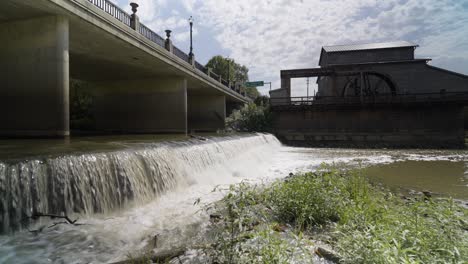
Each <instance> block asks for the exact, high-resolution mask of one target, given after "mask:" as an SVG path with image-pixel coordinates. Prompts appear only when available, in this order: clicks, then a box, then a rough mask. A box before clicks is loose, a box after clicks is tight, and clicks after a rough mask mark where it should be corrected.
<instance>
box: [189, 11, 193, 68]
mask: <svg viewBox="0 0 468 264" xmlns="http://www.w3.org/2000/svg"><path fill="white" fill-rule="evenodd" d="M188 21H189V24H190V53H189V60H190V62H192V60H193V39H192V29H193V18H192V16H190V17H189V19H188Z"/></svg>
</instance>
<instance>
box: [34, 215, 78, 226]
mask: <svg viewBox="0 0 468 264" xmlns="http://www.w3.org/2000/svg"><path fill="white" fill-rule="evenodd" d="M40 217H50V218H51V219H55V218H59V219H65V220H67V222H68V223H69V224H72V225H74V224H75V223H76V221H78V218H77V219H75V220H71V219H70V218H69V217H68V216H67V215H56V214H43V213H39V212H37V213H34V214H33V215H32V216H30V217H29V218H31V219H33V220H37V219H39V218H40Z"/></svg>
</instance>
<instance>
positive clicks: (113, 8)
mask: <svg viewBox="0 0 468 264" xmlns="http://www.w3.org/2000/svg"><path fill="white" fill-rule="evenodd" d="M88 1H89V2H90V3H92V4H94V5H95V6H97V7H99V8H100V9H102V10H104V12H106V13H108V14H109V15H111V16H113V17H115V18H116V19H118V20H120V21H121V22H123V23H124V24H125V25H127V26H130V20H131V16H130V15H129V14H127V12H125V11H123V10H122V9H121V8H120V7H118V6H117V5H115V4H113V3H111V2H109V1H107V0H88Z"/></svg>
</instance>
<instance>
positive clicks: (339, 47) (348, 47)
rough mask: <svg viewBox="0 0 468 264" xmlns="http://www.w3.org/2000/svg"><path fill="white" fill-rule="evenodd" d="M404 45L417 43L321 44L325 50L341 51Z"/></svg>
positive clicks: (408, 45)
mask: <svg viewBox="0 0 468 264" xmlns="http://www.w3.org/2000/svg"><path fill="white" fill-rule="evenodd" d="M406 47H418V45H415V44H412V43H410V42H407V41H396V42H383V43H368V44H351V45H335V46H323V50H324V51H325V52H343V51H357V50H376V49H394V48H406Z"/></svg>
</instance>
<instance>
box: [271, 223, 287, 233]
mask: <svg viewBox="0 0 468 264" xmlns="http://www.w3.org/2000/svg"><path fill="white" fill-rule="evenodd" d="M271 229H273V231H276V232H281V233H283V232H286V230H287V229H288V228H287V227H286V226H285V225H280V224H275V225H273V226H272V227H271Z"/></svg>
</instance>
